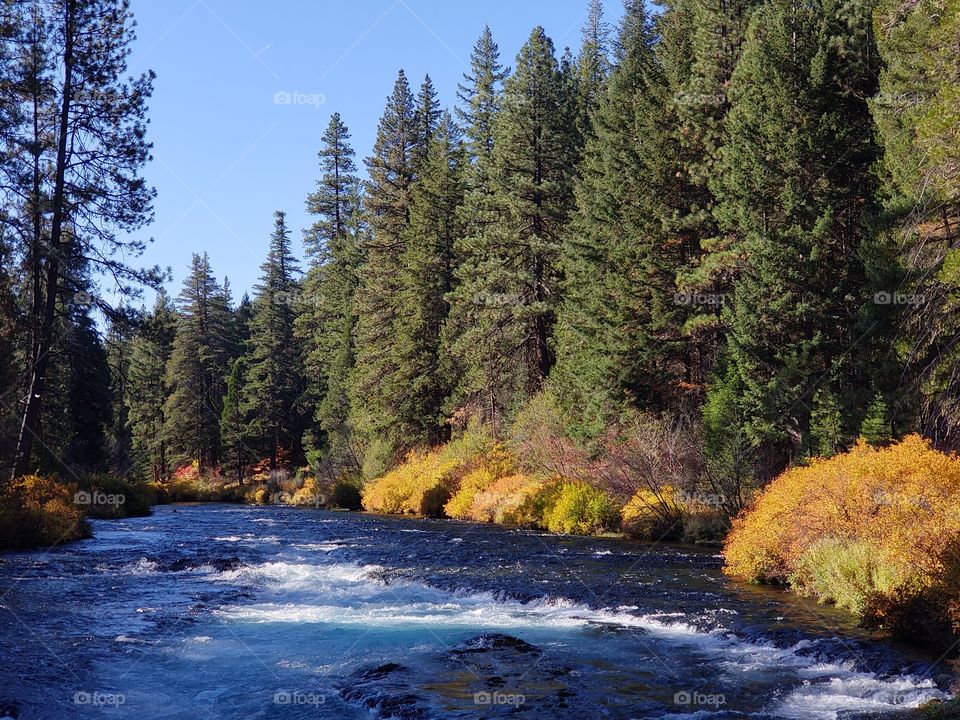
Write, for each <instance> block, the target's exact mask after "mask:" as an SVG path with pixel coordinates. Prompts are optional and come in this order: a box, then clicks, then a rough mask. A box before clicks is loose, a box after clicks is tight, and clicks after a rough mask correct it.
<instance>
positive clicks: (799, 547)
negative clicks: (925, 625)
mask: <svg viewBox="0 0 960 720" xmlns="http://www.w3.org/2000/svg"><path fill="white" fill-rule="evenodd" d="M958 542H960V458H957V457H956V456H955V455H952V454H951V455H945V454H943V453H940V452H937V451H936V450H934V449H933V448H931V447H930V443H929V442H928V441H926V440H924V439H923V438H921V437H920V436H918V435H911V436H909V437H907V438H905V439H904V440H903V441H902V442H900V443H898V444H894V445H891V446H889V447H884V448H875V447H871V446H869V445H867V444H866V443H863V442H861V443H859V444H858V445H857V446H856V447H855V448H853V449H852V450H851V451H850V452H847V453H844V454H841V455H837V456H835V457H833V458H830V459H827V460H825V459H816V460H814V461H813V462H811V463H810V464H809V465H806V466H802V467H796V468H792V469H790V470H787V471H786V472H784V473H783V474H782V475H780V476H779V477H778V478H776V479H775V480H774V481H773V482H772V483H770V485H769V486H768V487H767V488H766V490H765V491H764V492H763V493H762V494H761V495H760V497H759V498H758V499H757V500H756V501H755V503H754V504H753V506H752V507H751V508H750V509H749V510H748V511H746V512H745V513H743V514H741V515H740V516H739V517H738V518H737V519H736V520H735V521H734V524H733V530H732V532H731V533H730V535H729V537H728V538H727V543H726V547H725V549H724V557H725V560H726V567H725V570H724V571H725V572H726V573H727V574H729V575H732V576H736V577H740V578H743V579H746V580H750V581H754V582H778V583H789V584H791V585H792V586H793V587H794V588H795V589H797V590H799V591H801V592H804V593H807V594H811V595H813V596H815V597H817V598H818V599H819V600H821V601H825V602H836V603H838V604H840V605H843V606H845V607H848V608H850V609H852V610H854V611H856V612H858V613H859V614H860V615H861V616H862V617H864V619H866V620H867V621H868V622H872V623H874V624H878V625H884V624H886V625H900V626H903V625H904V620H905V618H903V617H901V616H899V615H902V613H903V612H905V611H906V610H907V609H908V608H910V607H915V606H916V602H915V601H916V599H917V598H918V597H928V596H931V597H932V596H933V595H936V596H937V597H942V598H949V597H952V598H954V599H956V598H960V583H957V582H956V581H955V580H951V578H955V577H958V576H960V572H958V567H957V566H956V565H957V560H958V558H957V555H956V553H954V552H953V550H952V549H953V548H955V547H956V546H957V543H958ZM940 611H942V613H943V615H944V617H946V615H947V614H948V608H947V607H945V606H942V607H940ZM949 614H951V615H953V617H952V619H953V620H954V621H957V620H960V616H958V615H956V614H955V613H952V612H951V613H949Z"/></svg>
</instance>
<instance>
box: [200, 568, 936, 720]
mask: <svg viewBox="0 0 960 720" xmlns="http://www.w3.org/2000/svg"><path fill="white" fill-rule="evenodd" d="M327 557H329V556H327ZM385 572H386V571H385V569H384V568H383V567H381V566H378V565H359V564H348V563H334V562H330V563H325V564H306V563H295V562H294V563H291V562H270V563H264V564H261V565H256V566H250V567H242V568H239V569H237V570H231V571H225V572H222V573H219V574H218V578H219V579H221V580H224V581H229V582H233V583H237V582H239V583H243V584H250V585H255V586H258V587H259V588H260V589H261V590H262V596H261V597H260V598H258V599H260V600H261V602H258V603H254V604H243V605H237V606H225V607H223V608H221V609H220V610H219V614H220V615H221V616H222V617H224V618H225V619H227V620H229V621H236V622H243V623H289V624H329V625H332V626H363V627H373V628H382V629H400V628H408V629H409V628H422V629H430V628H438V629H439V628H447V629H451V628H461V627H462V628H464V629H471V630H473V629H477V630H490V629H503V630H512V631H514V632H517V631H522V630H523V629H525V628H526V629H536V628H541V629H550V628H555V629H562V630H563V631H564V632H573V631H576V630H577V629H578V628H588V627H591V626H593V627H597V626H615V627H620V628H631V629H634V630H636V631H637V632H639V633H641V635H644V636H649V637H651V638H652V639H654V640H656V641H658V642H662V643H665V644H667V646H683V647H684V648H685V649H687V650H689V651H692V652H694V653H695V654H697V655H701V656H704V657H705V658H708V659H710V660H711V661H712V663H713V664H715V665H718V666H719V667H720V668H721V669H722V672H723V673H724V676H725V678H726V679H728V680H729V681H731V682H733V683H735V682H736V681H737V679H738V678H740V677H743V676H748V675H750V674H753V673H757V672H759V671H762V670H765V669H770V668H777V669H778V670H781V671H783V672H788V673H791V674H792V676H793V677H795V678H796V680H797V683H796V687H795V688H793V689H791V690H790V691H789V692H788V693H785V694H784V695H783V696H782V697H780V698H778V699H776V700H775V701H773V705H772V707H771V708H770V709H769V712H771V713H773V714H774V715H775V716H777V717H783V718H796V719H807V718H822V719H825V720H827V719H831V720H832V719H835V718H837V717H838V714H839V713H840V712H842V711H871V710H873V711H877V710H887V711H888V710H895V709H906V708H914V707H917V706H919V705H921V704H923V703H925V702H927V701H929V700H933V699H942V698H946V697H947V695H946V694H945V693H944V692H942V691H941V690H939V689H938V688H937V687H936V685H935V683H934V682H933V681H932V680H930V679H928V678H921V677H916V676H913V675H893V676H890V675H882V676H881V675H879V674H876V673H873V672H869V671H866V670H864V669H862V668H858V667H856V663H855V662H854V661H852V660H848V659H836V660H834V661H824V659H823V657H821V654H819V653H817V652H815V651H813V648H812V646H813V645H815V644H816V643H817V642H818V641H817V640H815V639H809V640H802V641H800V642H797V643H795V644H793V645H791V646H788V647H781V646H778V645H777V644H775V643H774V642H772V641H766V640H764V639H760V640H752V641H745V640H744V639H742V638H739V637H737V636H736V635H735V634H734V633H733V632H731V631H730V630H729V629H728V628H724V627H723V626H722V624H719V623H718V621H717V616H718V615H725V614H732V613H733V612H734V611H729V613H724V612H723V611H722V610H721V611H717V612H705V613H704V615H703V617H688V616H686V615H684V614H683V613H648V614H642V613H638V612H636V610H637V608H636V607H634V606H620V607H614V608H607V609H594V608H591V607H589V606H587V605H584V604H582V603H578V602H575V601H573V600H570V599H568V598H563V597H544V598H538V599H535V600H531V601H525V602H522V601H519V600H516V599H511V598H509V597H504V596H501V595H496V594H494V593H489V592H481V593H478V592H471V591H468V590H462V591H447V590H442V589H439V588H435V587H432V586H430V585H427V584H424V583H421V582H417V581H414V580H410V579H406V578H396V577H393V576H391V577H390V579H389V581H388V582H384V580H383V578H384V577H385ZM671 717H676V716H675V715H672V716H671ZM690 717H704V715H703V714H702V711H701V712H693V713H690Z"/></svg>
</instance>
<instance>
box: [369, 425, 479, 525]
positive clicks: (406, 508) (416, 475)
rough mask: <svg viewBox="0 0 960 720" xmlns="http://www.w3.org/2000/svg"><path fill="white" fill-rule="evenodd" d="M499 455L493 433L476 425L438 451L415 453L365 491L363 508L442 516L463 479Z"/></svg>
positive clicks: (373, 482)
mask: <svg viewBox="0 0 960 720" xmlns="http://www.w3.org/2000/svg"><path fill="white" fill-rule="evenodd" d="M491 453H496V443H495V442H494V441H493V439H492V437H491V436H490V434H489V432H488V431H487V430H485V429H484V428H482V427H479V426H474V427H471V428H468V429H467V431H466V432H465V433H464V434H463V435H462V436H461V437H459V438H457V439H455V440H452V441H450V442H449V443H447V444H446V445H443V446H441V447H439V448H436V449H434V450H429V451H425V450H412V451H410V452H409V453H408V454H407V457H406V459H405V460H404V462H402V463H401V464H400V465H398V466H397V467H395V468H394V469H393V470H390V471H389V472H387V473H386V474H384V475H383V476H381V477H379V478H376V479H374V480H372V481H369V482H368V483H367V484H366V485H365V486H364V488H363V507H364V509H365V510H369V511H372V512H383V513H391V514H404V513H411V514H415V515H427V516H429V517H439V516H442V515H443V514H444V506H445V505H446V504H447V502H448V501H449V500H450V498H451V497H452V496H453V494H454V492H456V490H457V489H458V487H459V485H460V480H461V478H462V477H464V476H465V475H467V474H468V473H470V472H471V471H472V470H474V469H475V468H477V467H478V466H480V465H482V464H483V459H484V458H485V457H486V456H487V455H488V454H491Z"/></svg>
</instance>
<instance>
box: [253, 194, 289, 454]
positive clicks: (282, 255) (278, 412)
mask: <svg viewBox="0 0 960 720" xmlns="http://www.w3.org/2000/svg"><path fill="white" fill-rule="evenodd" d="M260 270H261V275H260V282H259V284H258V285H257V286H256V287H255V290H256V297H255V299H254V302H253V318H252V319H251V321H250V352H249V355H248V357H247V375H246V388H245V392H244V400H245V404H244V406H243V411H244V412H246V413H247V414H248V415H249V416H250V417H251V430H252V432H253V433H254V434H255V435H256V436H257V437H258V440H259V443H258V444H259V447H260V448H261V449H262V451H263V452H265V453H266V455H267V457H268V458H269V459H270V470H271V471H273V470H276V469H277V458H278V457H279V456H280V452H281V450H286V451H289V452H291V454H292V455H293V456H294V457H296V456H297V455H298V454H299V450H300V434H301V427H300V424H301V423H300V420H299V417H298V414H297V413H296V412H295V409H294V405H295V403H296V401H297V399H298V398H299V396H300V393H301V391H302V370H301V367H300V360H299V357H298V353H297V347H296V345H295V343H294V335H293V321H294V303H295V301H296V298H297V296H298V291H299V286H298V282H297V279H296V275H297V273H298V272H299V268H298V266H297V262H296V259H295V258H294V257H293V252H292V250H291V247H290V231H289V230H288V229H287V224H286V215H285V214H284V213H283V212H281V211H279V210H278V211H277V212H276V213H275V214H274V230H273V234H272V235H271V237H270V252H269V253H268V254H267V259H266V261H265V262H264V263H263V265H261V266H260Z"/></svg>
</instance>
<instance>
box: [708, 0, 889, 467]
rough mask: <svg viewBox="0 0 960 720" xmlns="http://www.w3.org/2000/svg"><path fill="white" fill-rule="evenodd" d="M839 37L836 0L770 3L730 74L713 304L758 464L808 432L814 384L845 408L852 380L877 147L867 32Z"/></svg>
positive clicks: (841, 24)
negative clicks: (731, 242)
mask: <svg viewBox="0 0 960 720" xmlns="http://www.w3.org/2000/svg"><path fill="white" fill-rule="evenodd" d="M867 5H868V4H865V5H861V6H856V5H850V4H849V3H848V4H847V6H846V9H845V10H844V12H846V11H850V10H851V8H852V9H853V11H854V12H855V11H857V10H859V11H860V12H861V13H863V12H866V13H868V12H869V9H868V7H867ZM848 42H849V34H848V23H847V22H846V20H845V18H844V13H843V12H841V11H840V6H839V5H838V3H835V2H832V1H827V2H824V3H822V4H819V3H818V4H814V5H803V6H797V5H796V4H795V3H792V2H788V1H787V0H780V1H778V2H772V3H768V4H767V5H765V6H764V7H763V8H762V9H760V10H758V11H757V13H756V15H755V18H754V23H753V24H752V25H751V32H750V34H749V37H748V39H747V42H746V45H745V47H744V50H743V55H742V57H741V60H740V63H739V65H738V66H737V69H736V71H735V73H734V75H733V81H732V83H731V88H730V98H731V101H732V107H731V110H730V112H729V115H728V117H727V120H726V126H727V132H728V135H729V140H728V143H727V145H726V147H725V149H724V167H723V172H722V177H723V196H722V198H721V199H722V202H723V209H724V212H725V213H727V215H728V217H729V218H731V220H732V222H733V224H734V226H735V228H736V232H737V233H738V234H739V235H740V236H741V237H742V238H743V240H742V241H740V242H741V245H740V252H741V254H742V256H743V258H744V259H745V261H746V264H745V267H744V268H743V270H742V271H741V273H740V276H739V278H738V280H737V281H736V283H735V289H734V295H733V299H732V302H730V303H727V304H726V305H725V306H724V312H725V317H726V318H727V322H728V324H729V327H730V332H729V336H728V339H729V349H730V353H731V356H732V359H733V362H734V365H735V367H736V368H737V372H738V373H739V374H740V377H741V378H742V381H743V384H744V397H743V399H742V400H743V403H744V406H743V407H744V409H745V413H746V417H747V429H748V432H749V434H750V436H751V438H752V439H753V440H754V441H755V442H757V443H760V444H763V445H764V446H765V447H766V448H767V451H768V457H767V458H766V459H765V463H764V464H765V470H764V472H776V471H778V470H779V469H780V468H781V467H782V465H783V463H784V461H785V460H787V459H788V458H789V457H791V456H793V455H794V454H796V453H797V452H799V451H800V450H801V448H803V447H804V445H805V444H806V442H807V438H806V435H807V433H808V432H809V429H810V410H809V405H810V404H811V394H812V392H813V390H814V388H815V387H817V386H818V385H825V386H828V387H834V388H838V389H839V392H838V398H837V400H838V402H839V403H840V406H841V412H844V411H845V409H846V408H847V407H849V404H850V401H851V399H850V397H849V396H847V397H845V396H844V393H845V392H846V391H847V388H849V387H851V386H855V385H856V384H857V380H856V378H855V377H854V374H855V370H856V368H854V367H852V364H851V363H850V362H849V356H850V353H849V351H850V349H851V348H852V347H853V345H854V343H855V341H856V340H857V338H856V337H854V336H853V327H854V324H855V320H856V316H857V315H858V313H859V311H860V308H861V307H862V306H863V305H864V304H865V300H866V298H864V297H863V295H864V293H863V277H862V266H861V264H860V262H859V258H858V249H859V247H860V244H861V242H862V240H863V238H864V237H865V235H866V233H867V224H866V223H867V221H868V219H869V213H870V210H871V202H872V197H873V193H874V190H875V188H874V185H873V183H872V179H871V175H870V172H869V169H870V166H871V164H872V163H873V162H874V161H875V160H876V148H875V147H874V145H873V142H872V132H871V123H870V117H869V114H868V112H867V107H866V103H865V101H864V100H863V98H865V97H868V96H870V95H872V94H873V91H874V87H875V71H876V68H875V67H873V66H871V64H870V63H867V64H865V65H864V64H862V63H861V60H862V59H863V58H870V57H874V56H875V52H873V51H872V50H871V46H870V37H869V35H867V36H866V37H864V38H861V42H863V43H864V44H863V45H862V46H860V47H846V45H847V43H848Z"/></svg>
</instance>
